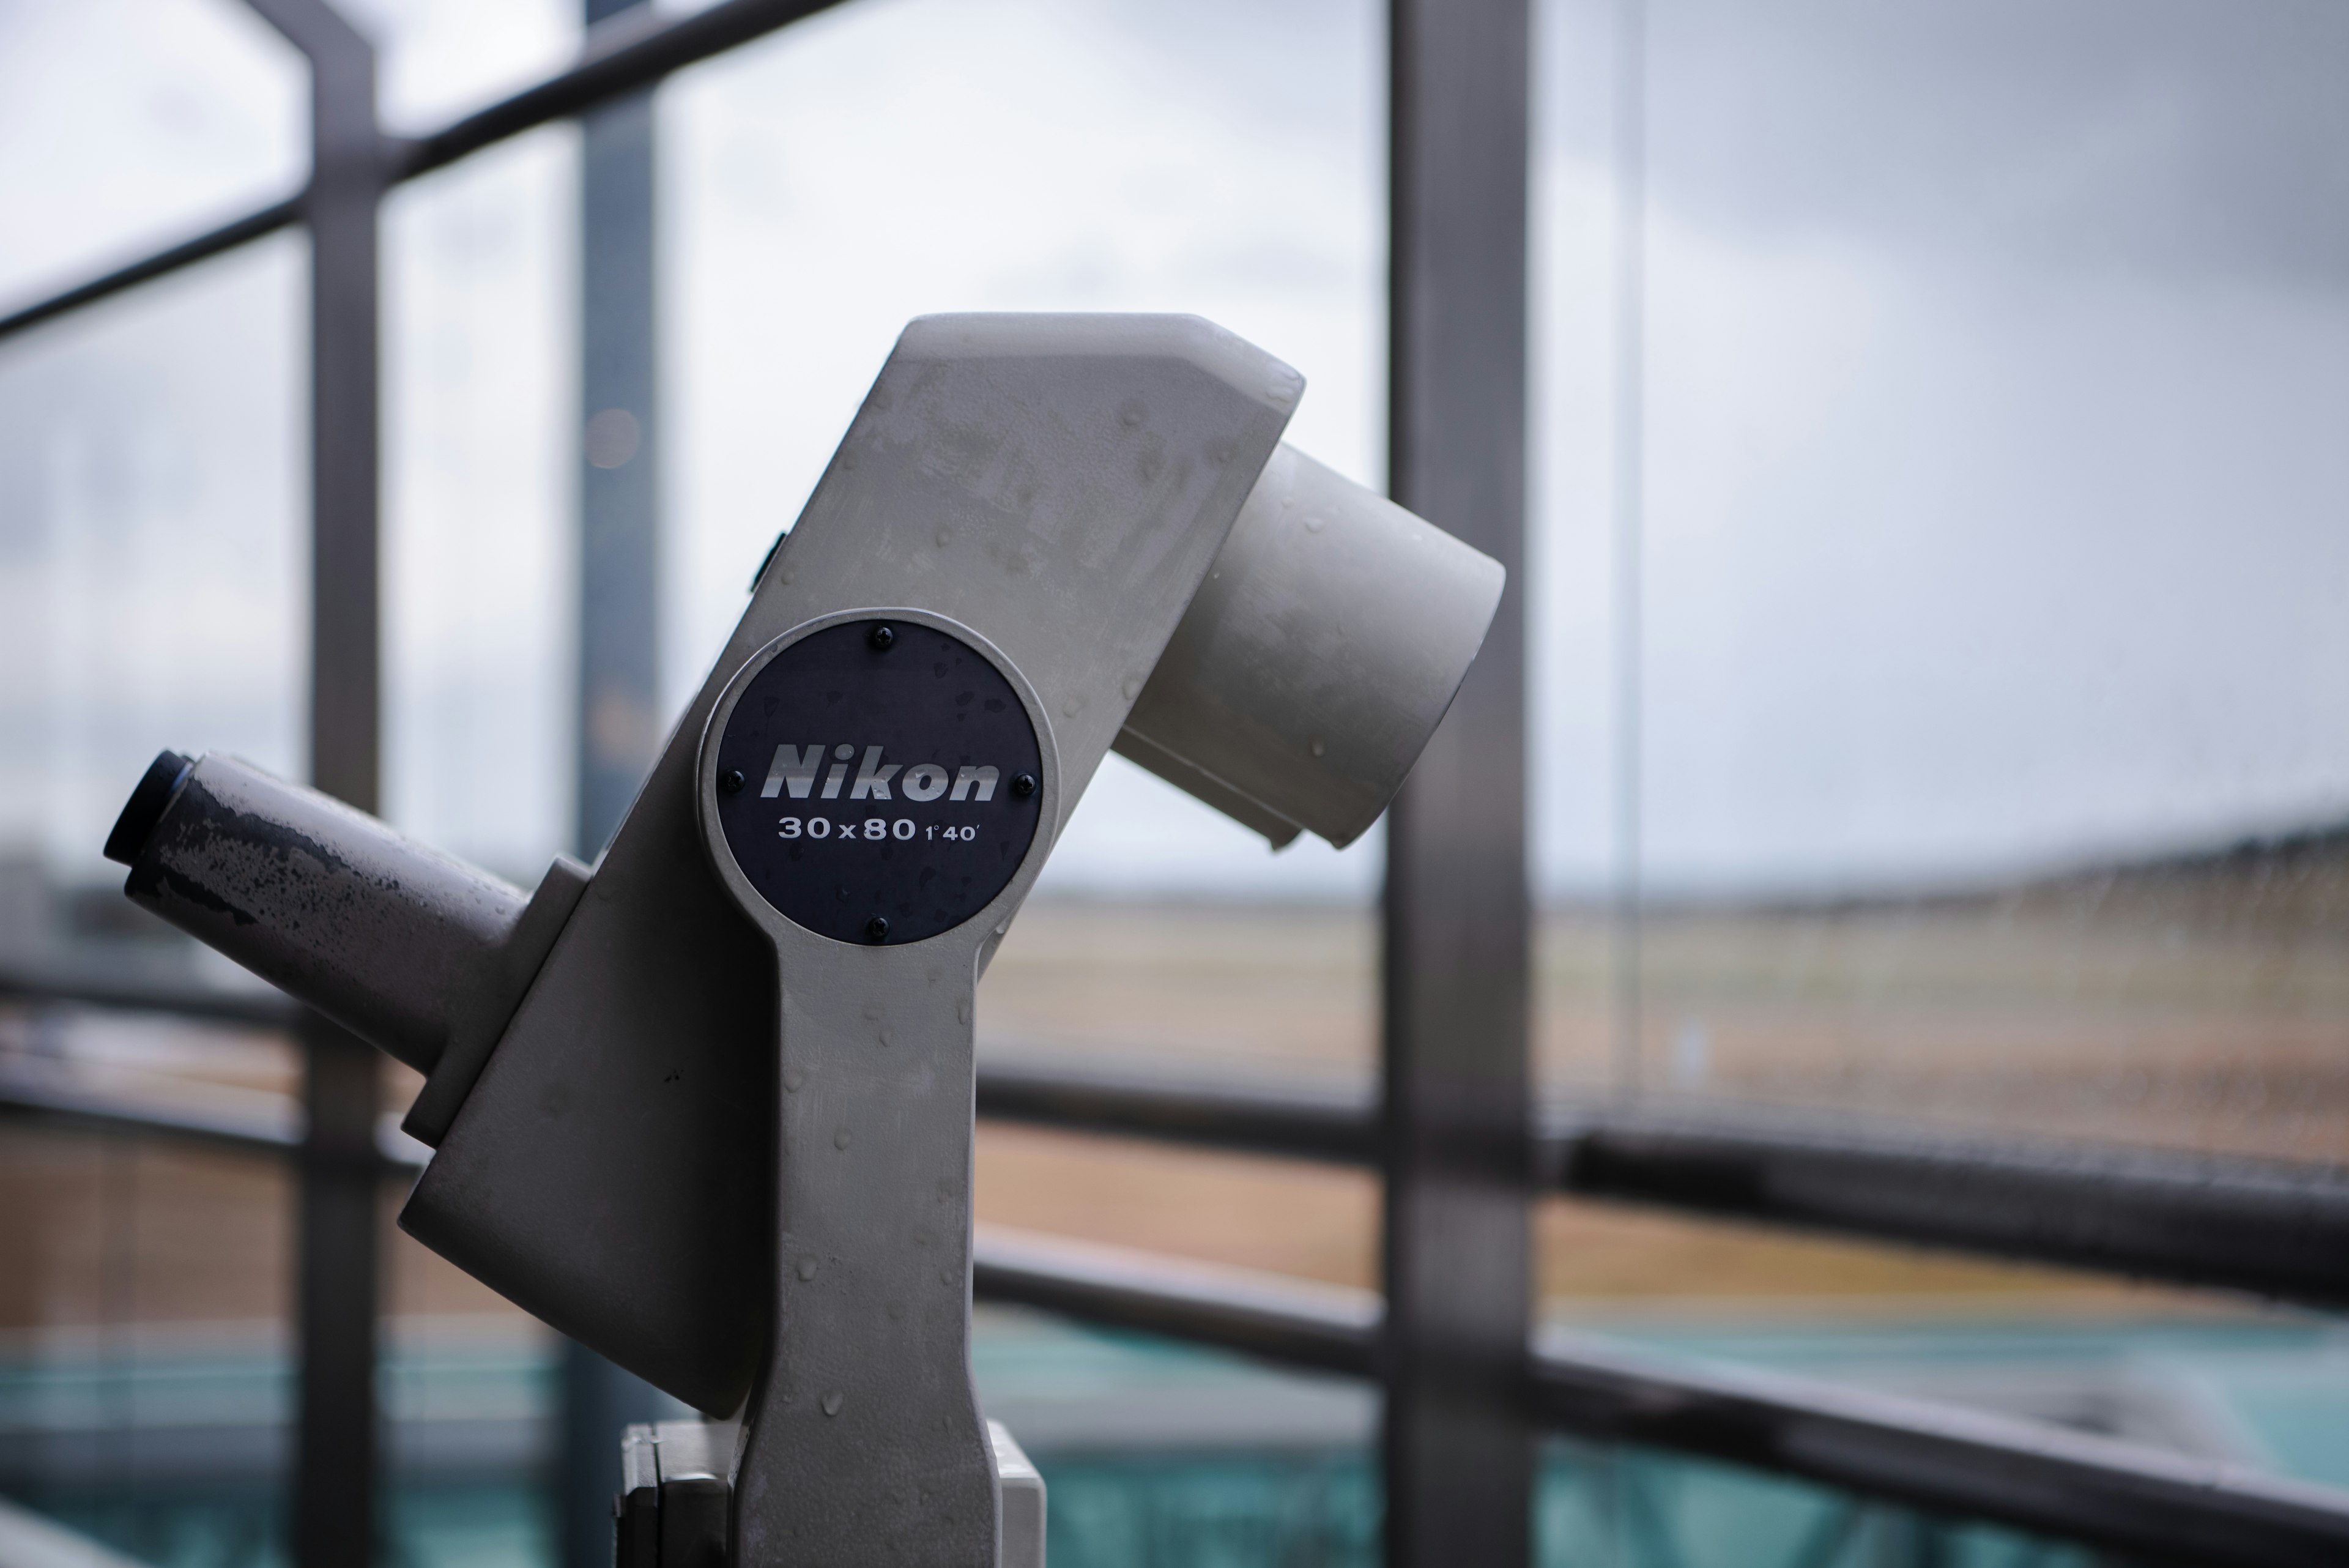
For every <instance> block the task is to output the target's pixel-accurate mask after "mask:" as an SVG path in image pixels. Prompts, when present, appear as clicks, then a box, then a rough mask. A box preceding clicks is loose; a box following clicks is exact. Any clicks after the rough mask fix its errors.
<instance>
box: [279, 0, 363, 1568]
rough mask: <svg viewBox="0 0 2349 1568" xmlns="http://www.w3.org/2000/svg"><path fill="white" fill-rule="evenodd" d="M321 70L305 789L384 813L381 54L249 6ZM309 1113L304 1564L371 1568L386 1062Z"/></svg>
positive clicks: (351, 1041)
mask: <svg viewBox="0 0 2349 1568" xmlns="http://www.w3.org/2000/svg"><path fill="white" fill-rule="evenodd" d="M247 4H248V5H251V6H252V7H253V9H254V11H255V12H257V13H258V14H259V15H260V16H262V18H263V19H264V21H266V22H268V23H269V24H270V26H273V27H275V28H276V29H277V30H278V31H279V32H280V33H282V34H284V35H285V37H286V38H287V40H288V41H289V42H291V43H292V44H293V45H294V46H295V47H296V48H298V49H299V50H301V51H302V53H303V55H304V57H305V58H306V59H307V60H308V61H309V65H310V148H311V159H310V183H309V187H308V189H307V191H306V192H305V195H304V197H303V202H302V211H303V217H304V219H305V222H306V223H307V225H308V228H309V232H310V493H311V515H310V692H309V699H310V702H309V720H310V725H309V728H310V778H311V782H312V783H313V784H316V786H317V787H318V788H319V789H321V790H324V791H325V792H326V793H327V794H331V795H334V796H336V798H338V799H340V800H343V801H345V802H347V803H348V804H349V805H353V806H356V807H357V808H358V809H359V810H361V811H366V812H374V811H377V810H378V809H379V808H380V802H379V793H380V774H381V732H382V714H381V699H382V684H383V682H382V647H381V607H380V597H381V596H380V590H379V564H378V563H379V543H378V533H379V516H378V508H379V497H380V493H381V429H380V417H379V413H378V409H379V404H380V397H381V389H380V383H379V363H378V361H379V355H378V332H379V327H378V295H379V277H378V266H379V259H378V244H377V223H378V212H379V209H380V206H381V203H382V199H383V192H384V190H385V188H386V182H385V178H384V174H385V168H384V157H383V139H382V133H381V131H380V130H379V129H378V125H377V121H376V63H375V49H374V47H373V46H372V45H370V44H369V43H368V42H367V39H366V38H365V37H364V36H362V35H361V34H360V33H359V32H358V31H357V29H355V28H354V27H352V26H350V24H349V23H348V22H347V21H346V20H345V19H344V18H343V16H341V15H340V14H339V13H338V12H336V10H335V9H334V7H333V6H332V5H328V4H326V0H247ZM296 1033H297V1037H298V1038H299V1039H300V1041H301V1044H302V1048H303V1069H304V1083H303V1109H304V1111H305V1114H306V1116H307V1124H308V1125H307V1128H306V1131H305V1136H304V1139H303V1146H302V1154H301V1159H300V1166H299V1169H300V1177H301V1193H300V1200H299V1215H298V1218H297V1220H296V1235H297V1241H298V1245H297V1251H296V1254H295V1271H296V1274H297V1279H296V1283H295V1316H296V1319H297V1334H298V1340H299V1344H300V1345H301V1357H302V1361H301V1379H300V1392H299V1396H298V1408H297V1412H296V1417H295V1424H296V1433H295V1461H294V1465H295V1474H294V1521H293V1548H294V1550H293V1557H294V1562H295V1564H297V1568H350V1565H352V1564H357V1563H368V1562H371V1561H373V1560H374V1558H375V1556H376V1547H377V1542H376V1526H377V1490H378V1489H377V1477H376V1463H377V1449H378V1440H377V1439H378V1433H377V1428H378V1412H377V1408H376V1386H375V1384H376V1355H377V1344H376V1341H377V1324H376V1314H377V1312H378V1296H379V1291H378V1274H379V1272H380V1260H379V1258H378V1251H379V1237H378V1224H377V1201H378V1193H377V1175H378V1155H377V1153H376V1148H375V1123H376V1116H377V1113H378V1110H379V1108H380V1103H379V1102H380V1100H381V1096H382V1087H381V1083H382V1072H381V1067H380V1065H379V1064H378V1062H377V1060H376V1056H375V1053H374V1052H373V1051H372V1050H371V1049H370V1048H368V1046H367V1044H365V1043H363V1042H362V1041H360V1040H358V1039H357V1038H356V1037H355V1036H353V1035H351V1034H350V1033H347V1031H345V1030H343V1029H341V1028H339V1027H337V1026H336V1025H334V1024H332V1023H327V1022H326V1020H325V1019H324V1018H316V1017H314V1018H309V1019H306V1020H305V1022H304V1023H303V1024H302V1026H301V1027H300V1028H299V1029H298V1030H297V1032H296Z"/></svg>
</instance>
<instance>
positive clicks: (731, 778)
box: [718, 768, 750, 794]
mask: <svg viewBox="0 0 2349 1568" xmlns="http://www.w3.org/2000/svg"><path fill="white" fill-rule="evenodd" d="M749 782H750V781H749V780H747V779H745V778H744V777H743V776H742V770H741V769H740V768H728V769H727V770H726V771H725V772H724V773H722V774H719V775H718V787H719V789H722V790H724V791H725V792H726V793H727V794H741V793H742V786H743V785H744V784H747V783H749Z"/></svg>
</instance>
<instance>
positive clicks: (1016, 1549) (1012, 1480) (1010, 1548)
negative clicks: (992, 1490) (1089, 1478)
mask: <svg viewBox="0 0 2349 1568" xmlns="http://www.w3.org/2000/svg"><path fill="white" fill-rule="evenodd" d="M987 1439H988V1446H989V1447H990V1448H991V1449H993V1450H994V1453H995V1474H996V1478H997V1480H998V1481H999V1483H1000V1485H1001V1487H1002V1490H1003V1546H1002V1550H1001V1551H1000V1552H999V1554H998V1557H997V1562H998V1563H999V1568H1044V1477H1043V1475H1042V1473H1041V1472H1040V1471H1039V1470H1038V1469H1036V1467H1035V1466H1034V1465H1033V1464H1031V1463H1030V1462H1029V1459H1028V1455H1027V1453H1026V1452H1025V1451H1024V1450H1023V1449H1021V1448H1020V1447H1019V1442H1018V1440H1017V1439H1015V1438H1013V1437H1012V1436H1011V1433H1010V1430H1009V1428H1006V1427H1005V1426H1004V1424H1003V1423H1002V1422H1000V1421H989V1422H988V1424H987Z"/></svg>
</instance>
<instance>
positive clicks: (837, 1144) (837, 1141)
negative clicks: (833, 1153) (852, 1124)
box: [832, 1127, 848, 1148]
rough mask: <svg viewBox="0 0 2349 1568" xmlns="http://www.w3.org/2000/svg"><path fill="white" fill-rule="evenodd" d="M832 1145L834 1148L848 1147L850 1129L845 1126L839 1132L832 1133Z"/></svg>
mask: <svg viewBox="0 0 2349 1568" xmlns="http://www.w3.org/2000/svg"><path fill="white" fill-rule="evenodd" d="M832 1147H834V1148H846V1147H848V1129H847V1128H846V1127H843V1128H841V1129H840V1130H839V1131H838V1132H836V1133H834V1134H833V1135H832Z"/></svg>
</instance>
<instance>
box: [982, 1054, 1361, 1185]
mask: <svg viewBox="0 0 2349 1568" xmlns="http://www.w3.org/2000/svg"><path fill="white" fill-rule="evenodd" d="M978 1114H979V1115H980V1116H984V1117H987V1118H989V1119H991V1120H995V1121H1006V1122H1021V1123H1026V1124H1028V1125H1030V1126H1033V1127H1062V1128H1068V1129H1071V1130H1076V1131H1083V1132H1090V1133H1111V1134H1122V1135H1126V1136H1131V1137H1152V1138H1162V1139H1164V1140H1166V1141H1169V1142H1173V1143H1185V1144H1196V1145H1200V1146H1203V1147H1208V1148H1219V1149H1226V1150H1230V1151H1233V1152H1236V1153H1242V1154H1268V1155H1274V1156H1278V1157H1279V1158H1289V1159H1316V1160H1326V1161H1330V1162H1333V1163H1336V1164H1342V1165H1371V1164H1375V1163H1376V1162H1377V1160H1378V1144H1379V1128H1378V1120H1377V1114H1376V1111H1375V1109H1374V1108H1373V1106H1371V1102H1370V1100H1369V1099H1368V1098H1367V1097H1365V1096H1361V1095H1343V1094H1315V1093H1313V1092H1311V1091H1308V1090H1297V1089H1266V1088H1255V1087H1249V1088H1219V1087H1216V1086H1215V1085H1203V1084H1200V1083H1198V1082H1197V1081H1196V1080H1193V1081H1191V1082H1188V1083H1177V1082H1174V1081H1173V1080H1170V1079H1166V1078H1156V1077H1145V1076H1140V1075H1132V1076H1127V1075H1113V1074H1104V1073H1093V1072H1071V1071H1070V1070H1068V1069H1065V1068H1054V1067H1037V1066H1021V1065H1012V1064H1002V1063H987V1064H982V1065H981V1066H980V1067H979V1070H978Z"/></svg>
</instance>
